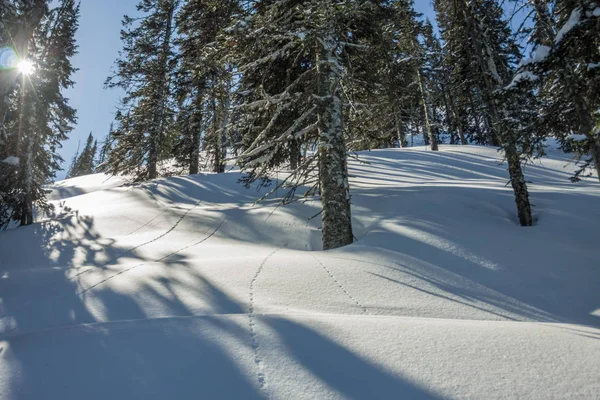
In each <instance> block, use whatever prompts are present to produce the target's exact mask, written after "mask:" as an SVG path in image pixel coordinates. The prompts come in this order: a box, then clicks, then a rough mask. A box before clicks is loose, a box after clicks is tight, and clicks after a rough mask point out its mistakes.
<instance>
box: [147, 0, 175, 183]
mask: <svg viewBox="0 0 600 400" xmlns="http://www.w3.org/2000/svg"><path fill="white" fill-rule="evenodd" d="M174 14H175V2H174V1H173V0H169V2H168V9H167V24H166V26H165V36H164V39H163V42H162V49H161V53H160V54H159V57H158V66H159V71H158V73H157V74H159V75H158V79H159V85H158V89H157V92H158V93H157V97H156V105H157V107H158V112H157V114H156V118H155V120H154V121H153V122H152V126H151V127H150V129H149V133H150V150H149V152H148V179H156V178H157V177H158V159H159V152H160V147H161V139H162V135H164V134H165V132H164V129H165V128H166V127H165V126H164V122H165V121H164V119H165V109H166V97H167V91H168V88H167V83H168V82H167V80H168V77H167V68H168V67H167V63H168V62H169V51H170V49H171V36H172V34H173V17H174Z"/></svg>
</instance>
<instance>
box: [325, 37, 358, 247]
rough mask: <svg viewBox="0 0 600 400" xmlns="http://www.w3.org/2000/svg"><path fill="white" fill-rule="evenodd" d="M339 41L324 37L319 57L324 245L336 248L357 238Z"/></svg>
mask: <svg viewBox="0 0 600 400" xmlns="http://www.w3.org/2000/svg"><path fill="white" fill-rule="evenodd" d="M336 44H337V41H336V40H335V39H334V37H333V35H331V34H329V35H328V36H326V37H325V38H324V39H323V41H322V48H321V51H320V54H319V56H318V57H317V73H318V76H319V82H318V85H319V86H318V95H319V96H318V97H319V100H318V103H319V104H318V105H319V109H318V118H319V121H318V125H319V150H318V151H319V183H320V187H321V200H322V203H323V212H322V214H321V221H322V224H323V249H324V250H328V249H334V248H337V247H342V246H345V245H348V244H351V243H352V242H353V235H352V217H351V211H350V186H349V183H348V165H347V154H346V146H345V143H344V134H343V131H342V102H341V99H340V97H339V96H340V86H339V85H340V74H341V71H340V68H341V67H340V66H339V64H338V61H339V56H338V55H337V54H336V51H335V50H336V47H337V46H336Z"/></svg>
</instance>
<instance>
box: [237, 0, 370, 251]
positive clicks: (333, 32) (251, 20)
mask: <svg viewBox="0 0 600 400" xmlns="http://www.w3.org/2000/svg"><path fill="white" fill-rule="evenodd" d="M376 3H377V2H370V1H360V2H346V3H337V2H329V1H325V2H323V1H315V0H312V1H298V0H285V1H278V2H272V1H263V2H258V4H256V5H255V7H254V8H253V9H252V10H251V12H250V13H249V17H248V18H247V19H243V20H240V21H239V22H238V24H237V25H236V26H235V27H234V28H233V29H232V32H234V33H235V34H236V41H235V43H236V44H237V46H238V47H237V48H238V51H239V59H240V60H241V65H240V67H239V69H240V72H241V73H242V74H243V75H242V80H241V82H240V88H239V89H240V90H239V93H240V95H241V96H242V98H243V104H242V105H241V106H240V107H239V108H238V113H237V124H236V126H237V127H238V129H240V130H241V131H242V133H243V138H244V139H243V140H244V152H243V154H242V155H241V156H240V159H239V162H240V164H241V166H242V168H243V169H244V170H245V171H246V172H247V176H246V178H245V182H246V183H250V182H253V181H255V180H261V179H262V180H267V179H268V173H269V172H270V171H273V170H275V169H277V168H280V167H281V166H283V165H288V160H289V155H290V149H291V148H293V147H294V146H295V143H297V142H300V143H315V142H316V143H318V147H317V153H316V154H315V155H314V156H311V155H309V154H305V155H304V157H303V158H302V161H301V163H300V165H298V168H296V169H295V170H294V171H291V174H290V176H289V178H287V179H286V180H285V181H284V183H283V184H291V186H292V187H294V188H296V187H298V186H299V185H301V184H308V183H310V184H316V186H317V187H318V189H319V191H320V193H321V199H322V204H323V212H322V215H321V218H322V224H323V226H322V229H323V247H324V248H325V249H330V248H335V247H340V246H343V245H346V244H349V243H352V240H353V236H352V224H351V213H350V191H349V190H350V188H349V184H348V171H347V158H346V157H347V156H346V148H347V146H346V137H345V135H344V124H343V119H344V115H345V113H344V107H345V104H344V103H346V102H347V101H348V97H347V96H346V95H345V94H344V90H345V88H346V85H352V83H351V82H352V75H357V74H359V73H361V71H360V70H355V69H352V68H349V65H348V63H347V62H348V61H347V60H349V59H350V57H352V53H353V52H358V51H361V50H362V49H368V48H369V44H370V42H371V40H372V39H373V38H374V37H376V36H377V32H376V31H377V29H378V25H377V21H380V19H381V18H380V16H379V13H380V12H381V6H380V5H379V4H376ZM351 71H352V72H351ZM286 72H287V74H286ZM280 76H286V79H274V78H278V77H280ZM290 115H295V116H297V117H295V118H290Z"/></svg>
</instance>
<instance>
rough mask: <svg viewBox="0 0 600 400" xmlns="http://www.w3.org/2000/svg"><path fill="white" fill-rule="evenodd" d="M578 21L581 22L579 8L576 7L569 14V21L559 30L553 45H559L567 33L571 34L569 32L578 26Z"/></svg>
mask: <svg viewBox="0 0 600 400" xmlns="http://www.w3.org/2000/svg"><path fill="white" fill-rule="evenodd" d="M580 21H581V7H577V8H575V9H574V10H573V11H572V12H571V15H570V16H569V19H568V20H567V22H565V24H564V25H563V26H562V27H561V28H560V30H559V31H558V33H557V34H556V38H555V39H554V43H556V44H558V43H560V42H561V41H562V40H563V39H564V37H565V36H566V35H567V34H568V33H569V32H571V30H573V28H575V27H576V26H577V25H578V24H579V22H580Z"/></svg>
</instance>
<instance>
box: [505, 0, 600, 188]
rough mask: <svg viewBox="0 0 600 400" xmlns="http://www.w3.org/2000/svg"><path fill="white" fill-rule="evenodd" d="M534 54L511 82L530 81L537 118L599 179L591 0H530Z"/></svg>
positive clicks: (598, 31) (598, 29) (596, 20)
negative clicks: (536, 92)
mask: <svg viewBox="0 0 600 400" xmlns="http://www.w3.org/2000/svg"><path fill="white" fill-rule="evenodd" d="M533 7H534V10H535V15H536V17H535V29H534V35H533V39H534V40H533V42H534V43H533V47H534V55H533V58H532V59H529V60H527V61H526V62H524V63H523V64H522V65H521V71H520V74H519V75H518V77H519V79H518V80H517V81H515V84H524V83H525V84H526V83H527V82H529V83H531V82H533V83H535V84H536V85H537V87H538V89H539V91H540V97H541V99H542V105H543V106H542V108H541V116H542V118H541V121H540V124H541V125H542V126H543V127H544V129H545V130H546V132H548V133H549V134H552V135H554V136H555V137H556V138H558V139H559V141H560V142H561V144H562V146H563V148H564V149H565V150H575V151H576V153H577V154H578V157H579V158H580V159H582V160H583V163H582V165H581V167H580V169H579V170H578V171H577V172H576V174H575V176H574V178H573V179H574V180H578V179H579V176H580V175H581V174H582V173H583V172H585V171H586V170H587V169H588V167H592V168H595V169H596V172H597V174H598V177H599V179H600V115H599V113H598V110H599V109H600V47H599V46H600V12H599V11H598V10H599V9H600V6H599V4H598V2H597V1H592V0H581V1H574V0H562V1H558V0H554V1H544V0H535V1H533Z"/></svg>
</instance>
